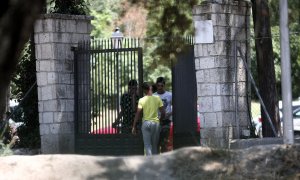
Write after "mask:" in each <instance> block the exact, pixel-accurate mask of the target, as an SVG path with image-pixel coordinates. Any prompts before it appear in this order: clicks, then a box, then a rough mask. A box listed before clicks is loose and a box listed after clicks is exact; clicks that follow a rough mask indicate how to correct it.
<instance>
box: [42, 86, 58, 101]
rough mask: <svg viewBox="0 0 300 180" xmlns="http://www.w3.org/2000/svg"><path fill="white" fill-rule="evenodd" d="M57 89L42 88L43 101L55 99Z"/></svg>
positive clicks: (51, 87) (50, 87)
mask: <svg viewBox="0 0 300 180" xmlns="http://www.w3.org/2000/svg"><path fill="white" fill-rule="evenodd" d="M54 90H55V89H54V88H53V86H43V87H41V100H50V99H54V98H55V91H54Z"/></svg>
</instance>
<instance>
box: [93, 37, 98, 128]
mask: <svg viewBox="0 0 300 180" xmlns="http://www.w3.org/2000/svg"><path fill="white" fill-rule="evenodd" d="M93 42H94V50H97V49H98V43H97V42H98V40H94V41H93ZM94 53H95V55H94V64H93V67H94V71H93V72H94V75H93V76H94V79H95V81H94V88H93V89H94V91H93V92H94V95H93V97H94V98H95V99H94V110H93V111H94V113H93V114H94V116H95V117H93V127H94V129H93V131H94V133H96V132H97V126H98V116H99V112H98V99H99V97H98V89H99V87H98V85H97V84H98V81H99V79H98V77H99V76H98V75H99V74H98V73H97V71H98V68H99V66H98V63H97V55H98V51H94Z"/></svg>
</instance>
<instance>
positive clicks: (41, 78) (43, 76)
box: [36, 72, 47, 86]
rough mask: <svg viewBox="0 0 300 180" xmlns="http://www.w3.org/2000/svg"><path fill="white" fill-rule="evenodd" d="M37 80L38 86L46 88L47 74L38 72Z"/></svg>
mask: <svg viewBox="0 0 300 180" xmlns="http://www.w3.org/2000/svg"><path fill="white" fill-rule="evenodd" d="M36 80H37V85H38V86H45V85H47V72H37V73H36Z"/></svg>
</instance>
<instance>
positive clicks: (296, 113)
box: [294, 109, 300, 118]
mask: <svg viewBox="0 0 300 180" xmlns="http://www.w3.org/2000/svg"><path fill="white" fill-rule="evenodd" d="M294 117H298V118H300V109H299V110H298V111H296V112H295V113H294Z"/></svg>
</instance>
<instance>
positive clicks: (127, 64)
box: [74, 39, 144, 155]
mask: <svg viewBox="0 0 300 180" xmlns="http://www.w3.org/2000/svg"><path fill="white" fill-rule="evenodd" d="M74 56H75V67H74V69H75V151H76V153H80V154H95V155H137V154H143V152H144V151H143V141H142V137H141V134H138V135H137V136H133V135H131V134H122V133H120V132H119V131H118V130H117V129H115V128H113V127H112V123H113V122H114V121H115V119H116V118H117V116H118V113H119V112H120V107H119V104H120V98H121V95H122V94H123V93H125V92H127V83H128V82H129V80H130V79H136V80H138V82H139V84H142V82H143V79H142V77H143V72H142V48H140V47H139V39H123V40H122V41H121V40H116V39H115V40H114V39H107V40H93V41H85V42H80V43H79V44H78V47H77V48H76V49H75V50H74Z"/></svg>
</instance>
